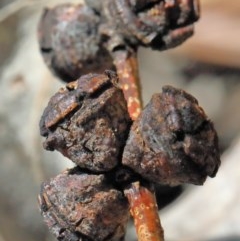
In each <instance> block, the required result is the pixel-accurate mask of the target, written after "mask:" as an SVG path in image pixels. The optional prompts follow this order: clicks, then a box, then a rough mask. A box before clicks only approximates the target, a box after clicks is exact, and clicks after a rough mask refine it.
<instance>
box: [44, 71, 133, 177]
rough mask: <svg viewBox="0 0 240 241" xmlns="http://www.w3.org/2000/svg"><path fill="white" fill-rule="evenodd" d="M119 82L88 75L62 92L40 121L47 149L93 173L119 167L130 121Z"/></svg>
mask: <svg viewBox="0 0 240 241" xmlns="http://www.w3.org/2000/svg"><path fill="white" fill-rule="evenodd" d="M117 81H118V79H117V77H116V75H115V74H114V73H113V72H106V73H105V74H101V75H100V74H99V75H98V74H89V75H85V76H82V77H81V78H80V79H78V80H77V81H76V82H73V83H70V84H68V85H67V86H66V88H62V89H60V91H59V92H58V93H56V94H55V95H54V96H53V97H52V98H51V99H50V101H49V103H48V106H47V107H46V109H45V110H44V113H43V115H42V118H41V120H40V132H41V135H42V136H45V137H46V140H45V142H44V144H43V145H44V148H45V149H47V150H51V151H52V150H58V151H60V152H61V153H62V154H63V155H64V156H66V157H68V158H69V159H70V160H72V161H73V162H74V163H76V164H77V165H79V166H80V167H82V168H86V169H88V170H91V171H94V172H106V171H109V170H111V169H113V168H114V167H115V166H116V165H118V163H119V162H120V160H121V155H122V151H123V146H124V144H125V141H126V138H127V134H128V132H129V128H130V125H131V119H130V117H129V114H128V110H127V103H126V101H125V99H124V95H123V92H122V90H121V89H120V88H119V87H118V85H117Z"/></svg>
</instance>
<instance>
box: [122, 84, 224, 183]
mask: <svg viewBox="0 0 240 241" xmlns="http://www.w3.org/2000/svg"><path fill="white" fill-rule="evenodd" d="M123 164H124V165H126V166H128V167H130V168H132V169H133V170H134V171H136V172H137V173H139V174H140V175H141V176H142V177H144V178H146V179H147V180H149V181H152V182H156V183H160V184H168V185H178V184H182V183H193V184H197V185H201V184H203V182H204V181H205V179H206V177H207V176H210V177H214V176H215V174H216V172H217V170H218V167H219V165H220V156H219V149H218V138H217V134H216V131H215V129H214V127H213V124H212V122H211V121H210V120H209V119H208V117H207V116H206V114H205V113H204V111H203V110H202V108H201V107H199V105H198V102H197V100H196V99H195V98H194V97H193V96H191V95H190V94H188V93H186V92H185V91H183V90H180V89H175V88H173V87H171V86H165V87H163V92H162V93H161V94H155V95H153V97H152V99H151V101H150V103H149V104H148V105H147V106H146V107H145V109H144V110H143V112H142V114H141V115H140V116H139V118H138V119H137V120H136V121H135V122H134V123H133V126H132V128H131V131H130V134H129V138H128V141H127V144H126V146H125V149H124V153H123Z"/></svg>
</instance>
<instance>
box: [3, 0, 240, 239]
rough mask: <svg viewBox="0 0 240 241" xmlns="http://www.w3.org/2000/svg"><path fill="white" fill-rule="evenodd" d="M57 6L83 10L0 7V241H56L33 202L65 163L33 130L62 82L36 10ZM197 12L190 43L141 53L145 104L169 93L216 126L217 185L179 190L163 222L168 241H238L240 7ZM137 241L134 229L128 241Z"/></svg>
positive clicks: (205, 2) (233, 3) (35, 0)
mask: <svg viewBox="0 0 240 241" xmlns="http://www.w3.org/2000/svg"><path fill="white" fill-rule="evenodd" d="M61 2H76V3H79V2H80V1H79V0H78V1H60V0H48V1H45V0H15V1H12V0H0V91H1V93H0V153H1V157H0V241H13V240H14V241H23V240H24V241H45V240H46V241H51V240H54V239H53V237H52V235H51V234H49V232H48V230H47V228H46V226H45V225H44V224H43V221H42V217H41V216H40V214H39V211H38V206H37V195H38V192H39V190H40V185H41V182H42V181H43V180H46V179H48V178H50V177H52V176H54V175H56V174H58V173H60V172H61V171H62V170H64V169H65V168H66V167H69V166H71V163H70V161H69V160H66V159H64V158H63V157H62V156H61V155H60V154H58V153H56V152H46V151H44V150H43V148H42V144H41V143H42V139H41V138H40V135H39V128H38V122H39V119H40V116H41V114H42V112H43V109H44V107H45V106H46V104H47V102H48V99H49V97H50V96H51V95H52V94H53V93H55V92H56V91H57V90H58V89H59V87H60V86H62V85H63V83H61V82H60V81H59V80H58V79H57V78H55V77H54V76H53V75H52V74H51V73H50V71H49V70H48V69H47V67H46V66H45V64H44V63H43V60H42V57H41V55H40V53H39V48H38V43H37V38H36V31H37V24H38V21H39V18H40V15H41V12H42V9H43V8H44V7H45V6H49V5H52V6H54V5H56V4H59V3H61ZM201 6H202V11H201V12H202V13H201V19H200V21H199V22H197V23H196V27H195V35H194V36H193V37H192V38H191V39H189V40H188V41H187V42H186V43H184V44H183V45H181V46H179V47H177V48H176V49H174V50H168V51H166V52H161V53H160V52H154V51H151V50H149V49H141V50H140V51H139V63H140V76H141V81H142V90H143V99H144V102H145V103H146V102H148V100H149V99H150V98H151V95H152V94H153V93H155V92H160V91H161V87H162V86H163V85H165V84H171V85H174V86H176V87H181V88H183V89H185V90H186V91H188V92H190V93H191V94H193V95H194V96H195V97H196V98H197V99H198V100H199V103H200V105H201V106H202V107H203V108H204V109H205V111H206V113H207V114H208V116H209V117H210V118H211V119H212V120H213V121H214V123H215V127H216V129H217V131H218V133H219V140H220V148H221V152H222V166H221V168H220V170H219V172H218V174H217V177H216V178H214V179H208V180H207V181H206V184H205V185H204V186H203V187H195V186H184V187H183V188H182V189H183V192H182V193H181V195H179V196H178V197H177V198H176V199H175V200H174V201H173V202H171V204H169V205H167V206H166V207H164V208H163V209H161V210H160V215H161V220H162V225H163V227H164V230H165V237H166V241H217V240H219V241H220V240H221V241H239V240H240V1H238V0H228V1H225V0H201ZM178 191H179V190H177V192H178ZM164 195H165V196H166V195H167V193H164V194H163V196H161V195H159V197H158V199H160V201H161V198H162V199H166V197H165V196H164ZM171 195H173V194H172V193H171ZM173 196H174V195H173ZM133 240H136V238H135V231H134V229H133V227H132V226H131V225H130V227H129V229H128V234H127V237H126V241H133Z"/></svg>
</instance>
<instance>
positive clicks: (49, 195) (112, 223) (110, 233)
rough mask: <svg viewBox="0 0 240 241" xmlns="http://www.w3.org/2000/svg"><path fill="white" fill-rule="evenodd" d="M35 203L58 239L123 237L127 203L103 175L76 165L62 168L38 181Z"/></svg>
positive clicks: (86, 240) (80, 240)
mask: <svg viewBox="0 0 240 241" xmlns="http://www.w3.org/2000/svg"><path fill="white" fill-rule="evenodd" d="M39 206H40V211H41V214H42V216H43V218H44V222H45V223H46V224H47V226H48V228H49V229H50V231H51V232H52V233H53V234H54V236H55V237H56V238H57V239H58V240H62V241H103V240H104V241H121V240H124V235H125V229H126V224H127V221H128V218H129V207H128V202H127V200H126V198H125V197H124V196H123V194H122V192H120V191H118V190H116V189H114V188H113V187H112V186H111V184H109V182H108V181H107V180H106V178H105V176H104V175H103V174H100V175H90V174H85V173H81V171H80V170H78V169H77V168H75V169H72V170H68V171H65V172H64V173H62V174H59V175H58V176H56V177H54V178H52V179H51V180H50V181H47V182H44V183H43V184H42V186H41V192H40V195H39Z"/></svg>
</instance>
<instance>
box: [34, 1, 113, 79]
mask: <svg viewBox="0 0 240 241" xmlns="http://www.w3.org/2000/svg"><path fill="white" fill-rule="evenodd" d="M99 24H100V18H99V16H98V15H97V14H95V12H94V11H93V10H92V9H91V8H89V7H87V6H84V5H80V4H79V5H74V4H62V5H58V6H56V7H54V8H47V9H45V11H44V12H43V14H42V17H41V20H40V23H39V27H38V32H39V34H38V38H39V44H40V49H41V52H42V54H43V57H44V60H45V62H46V64H47V65H48V66H49V67H50V69H51V70H52V71H53V72H54V73H55V74H56V75H57V76H59V77H60V78H61V79H62V80H64V81H66V82H70V81H74V80H76V79H77V78H79V77H80V76H81V75H83V74H88V73H89V72H95V73H96V72H98V73H101V72H103V70H105V69H111V68H112V67H113V64H112V59H111V57H110V55H109V54H108V53H107V51H106V50H105V49H104V48H103V47H102V46H101V45H100V35H98V26H99ZM99 62H101V63H104V64H99Z"/></svg>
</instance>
